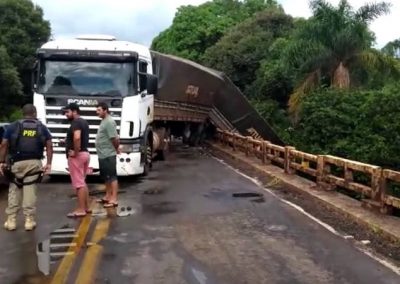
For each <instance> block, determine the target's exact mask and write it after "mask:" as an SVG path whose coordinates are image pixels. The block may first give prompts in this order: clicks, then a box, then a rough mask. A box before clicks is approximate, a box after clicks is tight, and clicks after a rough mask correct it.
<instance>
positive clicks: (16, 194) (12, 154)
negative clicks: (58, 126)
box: [0, 104, 53, 231]
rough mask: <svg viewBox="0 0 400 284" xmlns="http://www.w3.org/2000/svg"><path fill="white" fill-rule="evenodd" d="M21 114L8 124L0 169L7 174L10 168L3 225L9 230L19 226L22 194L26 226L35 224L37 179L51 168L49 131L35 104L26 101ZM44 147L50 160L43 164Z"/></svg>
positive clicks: (0, 155)
mask: <svg viewBox="0 0 400 284" xmlns="http://www.w3.org/2000/svg"><path fill="white" fill-rule="evenodd" d="M22 114H23V116H24V118H23V119H22V120H18V121H15V122H13V123H12V124H10V125H9V126H8V127H7V129H6V131H5V133H4V137H3V141H2V143H1V149H0V172H1V174H4V173H5V171H6V170H7V169H9V170H10V175H9V177H10V187H9V192H8V207H7V208H6V214H7V216H8V217H7V221H6V222H5V223H4V228H5V229H6V230H9V231H13V230H15V229H16V228H17V223H16V216H17V213H18V211H19V209H20V203H21V194H23V199H22V207H23V211H24V215H25V230H27V231H31V230H33V229H34V228H35V227H36V222H35V212H36V190H37V186H36V183H37V182H38V180H39V178H40V177H41V175H42V174H43V172H45V173H47V172H49V171H50V169H51V160H52V158H53V147H52V141H51V135H50V132H49V130H48V129H47V127H46V126H45V125H43V124H42V123H41V122H40V121H39V120H37V119H36V108H35V106H33V105H32V104H27V105H25V106H24V107H23V108H22ZM45 147H46V158H47V164H46V165H45V166H44V167H43V166H42V162H41V160H42V158H43V151H44V148H45ZM6 158H8V161H7V160H6ZM21 191H22V192H21Z"/></svg>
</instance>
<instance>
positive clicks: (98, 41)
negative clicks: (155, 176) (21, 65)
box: [33, 35, 158, 176]
mask: <svg viewBox="0 0 400 284" xmlns="http://www.w3.org/2000/svg"><path fill="white" fill-rule="evenodd" d="M157 88H158V82H157V77H156V76H154V75H153V69H152V60H151V54H150V51H149V49H148V48H147V47H145V46H142V45H138V44H135V43H131V42H126V41H118V40H116V38H115V37H113V36H105V35H84V36H80V37H77V38H75V39H69V40H55V41H50V42H47V43H45V44H44V45H43V46H41V48H39V49H38V51H37V64H36V65H35V70H34V76H33V90H34V95H33V103H34V105H35V106H36V108H37V114H38V119H39V120H41V121H42V122H43V123H44V124H45V125H46V126H47V127H48V128H49V130H50V132H51V134H52V136H53V146H54V157H53V169H52V174H68V166H67V158H66V153H65V145H64V144H63V143H62V141H63V139H65V137H66V131H67V129H68V128H69V126H70V124H69V122H68V121H67V119H66V118H65V116H64V115H63V113H62V111H61V109H62V107H63V106H65V105H66V104H68V103H71V102H75V103H77V104H78V105H79V106H80V110H81V117H82V118H83V119H85V120H87V122H88V123H89V129H90V133H89V152H90V155H91V159H90V166H89V174H97V173H98V171H99V166H98V158H97V154H96V147H95V138H96V133H97V130H98V128H99V125H100V122H101V119H100V118H99V117H97V115H96V105H97V104H98V103H99V102H106V103H107V104H108V106H109V107H110V114H111V116H112V117H113V119H114V120H115V122H116V123H117V130H118V133H119V136H120V141H121V152H122V153H121V154H120V155H119V156H118V159H117V174H118V175H119V176H128V175H138V174H143V173H146V171H148V168H149V166H150V164H151V155H152V141H153V130H152V122H153V115H154V95H155V94H156V93H157Z"/></svg>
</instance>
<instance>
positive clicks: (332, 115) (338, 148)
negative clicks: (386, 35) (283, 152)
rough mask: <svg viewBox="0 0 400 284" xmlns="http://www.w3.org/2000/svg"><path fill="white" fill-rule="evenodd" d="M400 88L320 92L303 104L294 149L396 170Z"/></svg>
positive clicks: (394, 86)
mask: <svg viewBox="0 0 400 284" xmlns="http://www.w3.org/2000/svg"><path fill="white" fill-rule="evenodd" d="M399 107H400V85H399V84H397V85H391V86H388V87H386V88H385V89H383V90H381V91H339V90H338V91H335V90H320V91H318V92H314V93H313V94H311V95H310V96H309V97H307V98H306V99H305V101H304V105H303V109H302V113H301V120H300V121H299V124H298V125H297V126H296V128H295V132H294V135H293V137H292V138H293V141H294V142H295V144H296V147H298V148H299V149H302V150H304V151H308V152H311V153H316V154H330V155H336V156H339V157H345V158H349V159H353V160H357V161H361V162H366V163H371V164H375V165H380V166H384V167H388V168H393V169H398V170H400V166H399V165H400V153H399V151H398V149H399V147H400V124H399V123H398V122H399V121H400V113H399V112H398V109H399Z"/></svg>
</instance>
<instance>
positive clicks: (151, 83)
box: [147, 74, 158, 95]
mask: <svg viewBox="0 0 400 284" xmlns="http://www.w3.org/2000/svg"><path fill="white" fill-rule="evenodd" d="M157 92H158V78H157V76H155V75H151V74H147V93H148V94H150V95H157Z"/></svg>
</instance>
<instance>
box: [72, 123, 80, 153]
mask: <svg viewBox="0 0 400 284" xmlns="http://www.w3.org/2000/svg"><path fill="white" fill-rule="evenodd" d="M81 133H82V131H81V130H79V129H78V130H75V131H74V139H73V149H74V152H75V155H76V154H78V153H79V151H80V150H81Z"/></svg>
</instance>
